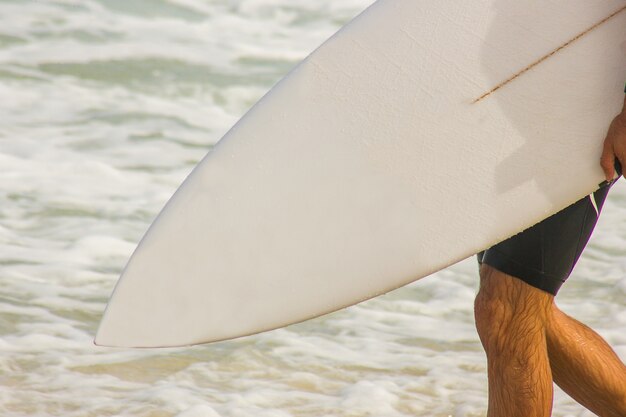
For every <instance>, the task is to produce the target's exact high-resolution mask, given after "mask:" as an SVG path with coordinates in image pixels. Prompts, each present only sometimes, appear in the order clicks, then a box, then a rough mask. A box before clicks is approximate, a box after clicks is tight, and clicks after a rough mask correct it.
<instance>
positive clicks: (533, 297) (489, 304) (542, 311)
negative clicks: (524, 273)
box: [474, 264, 553, 354]
mask: <svg viewBox="0 0 626 417" xmlns="http://www.w3.org/2000/svg"><path fill="white" fill-rule="evenodd" d="M480 278H481V280H480V281H481V282H480V290H479V292H478V295H477V296H476V301H475V308H474V314H475V318H476V328H477V330H478V334H479V336H480V340H481V342H482V343H483V346H484V348H485V350H486V351H487V353H488V354H489V353H493V354H498V353H501V352H503V351H505V350H509V349H511V348H512V347H513V346H514V345H515V344H517V343H519V342H521V341H522V340H523V339H525V338H532V339H534V338H536V336H537V334H538V333H540V334H543V332H545V325H546V321H547V318H548V314H549V312H550V308H551V306H552V301H553V297H552V295H550V294H548V293H546V292H544V291H541V290H538V289H536V288H534V287H531V286H530V285H528V284H526V283H525V282H523V281H521V280H519V279H517V278H515V277H512V276H510V275H507V274H505V273H503V272H500V271H498V270H497V269H495V268H493V267H491V266H489V265H486V264H483V265H482V266H481V269H480Z"/></svg>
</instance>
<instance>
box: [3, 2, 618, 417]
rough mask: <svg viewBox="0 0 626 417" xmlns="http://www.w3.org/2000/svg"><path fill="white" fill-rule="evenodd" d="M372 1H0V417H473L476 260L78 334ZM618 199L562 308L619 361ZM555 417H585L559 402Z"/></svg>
mask: <svg viewBox="0 0 626 417" xmlns="http://www.w3.org/2000/svg"><path fill="white" fill-rule="evenodd" d="M369 3H370V0H316V1H309V0H0V415H2V416H8V417H23V416H36V417H50V416H64V417H91V416H137V417H139V416H141V417H174V416H176V417H218V416H221V417H227V416H228V417H248V416H249V417H287V416H301V417H308V416H346V417H361V416H363V417H365V416H386V417H396V416H398V417H400V416H434V417H447V416H454V417H475V416H483V415H484V414H485V410H486V404H487V400H486V394H487V388H486V364H485V359H484V355H483V353H482V349H481V347H480V343H479V341H478V337H477V335H476V332H475V330H474V322H473V313H472V306H473V298H474V295H475V292H476V289H477V271H476V265H475V262H474V261H473V260H471V259H470V260H467V261H464V262H461V263H459V264H457V265H455V266H453V267H451V268H449V269H447V270H444V271H441V272H439V273H437V274H435V275H434V276H432V277H429V278H426V279H424V280H422V281H420V282H417V283H414V284H411V285H409V286H407V287H404V288H402V289H400V290H397V291H395V292H393V293H390V294H388V295H386V296H383V297H379V298H376V299H374V300H371V301H369V302H366V303H363V304H360V305H357V306H354V307H352V308H349V309H346V310H342V311H340V312H337V313H335V314H331V315H328V316H325V317H322V318H319V319H316V320H312V321H309V322H305V323H302V324H299V325H295V326H291V327H288V328H285V329H280V330H277V331H273V332H268V333H265V334H261V335H258V336H253V337H248V338H243V339H239V340H236V341H231V342H224V343H218V344H212V345H204V346H196V347H191V348H184V349H164V350H126V349H108V348H101V347H96V346H94V345H93V343H92V340H93V337H94V334H95V331H96V328H97V325H98V322H99V319H100V317H101V314H102V311H103V309H104V307H105V304H106V301H107V299H108V296H109V295H110V293H111V291H112V289H113V286H114V285H115V282H116V280H117V277H118V274H119V273H120V271H121V269H122V268H123V266H124V264H125V262H126V260H127V258H128V257H129V255H130V254H131V252H132V250H133V249H134V247H135V245H136V243H137V241H138V240H139V239H140V237H141V236H142V234H143V232H144V231H145V230H146V228H147V226H148V225H149V223H150V222H151V221H152V219H153V218H154V216H155V215H156V214H157V212H158V211H159V210H160V208H161V207H162V205H163V204H164V203H165V201H166V200H167V199H168V198H169V196H170V195H171V194H172V193H173V191H174V190H175V189H176V187H177V186H178V185H179V183H180V182H181V181H182V180H183V179H184V177H185V176H186V175H187V174H188V173H189V172H190V170H191V169H192V168H193V166H194V165H195V163H196V162H198V161H199V160H200V159H201V158H202V157H203V156H204V154H205V153H206V152H207V151H208V150H209V149H210V148H211V146H212V145H213V144H214V143H215V142H216V141H217V140H218V139H219V138H220V137H221V136H222V135H223V133H225V131H226V130H227V129H228V128H229V127H230V126H231V125H232V124H233V123H234V122H235V121H236V120H237V119H238V118H239V117H240V116H241V115H242V114H243V113H244V112H245V111H246V109H247V108H249V107H250V106H251V105H252V104H253V103H254V102H255V101H256V100H257V99H258V98H259V97H260V96H261V95H262V94H264V93H265V92H266V91H267V89H269V88H270V87H271V86H272V85H273V84H274V83H275V82H276V81H277V80H278V79H279V78H280V77H281V76H282V75H284V74H285V73H286V72H287V71H288V70H289V69H290V68H291V67H292V66H294V65H295V64H296V63H297V62H298V61H299V60H301V59H302V58H303V57H304V56H305V55H306V54H307V53H308V52H310V51H311V50H312V49H313V48H315V47H316V46H317V45H318V44H319V43H321V42H322V41H323V40H324V39H325V38H327V37H328V36H329V35H331V34H332V33H333V32H334V31H335V30H336V29H338V28H339V27H340V26H341V25H342V24H344V23H345V22H347V21H348V20H349V19H350V18H352V17H353V16H355V15H356V14H357V13H358V12H359V11H361V10H362V9H364V8H365V7H366V6H367V5H368V4H369ZM624 219H626V186H625V185H624V184H623V181H622V183H620V184H618V185H617V186H616V187H615V188H614V190H613V191H612V192H611V195H610V197H609V200H608V202H607V203H606V206H605V210H604V213H603V216H602V218H601V220H600V223H599V225H598V227H597V230H596V233H595V234H594V236H593V239H592V241H591V243H590V245H589V247H588V249H587V251H586V252H585V253H584V256H583V258H582V259H581V261H580V263H579V265H578V267H577V269H576V270H575V272H574V274H573V276H572V278H571V279H570V282H569V283H568V284H567V285H566V286H565V287H564V289H563V290H562V292H561V295H560V296H559V299H560V305H561V307H562V308H563V309H564V310H565V311H567V312H569V313H570V314H572V315H574V316H575V317H577V318H578V319H580V320H582V321H584V322H586V323H587V324H589V325H591V326H592V327H594V328H595V329H596V330H598V332H599V333H601V334H602V335H603V336H604V337H605V338H606V339H607V340H608V341H609V342H610V343H611V344H612V345H613V346H614V347H615V349H616V351H617V352H618V354H619V355H620V356H621V357H622V358H626V222H625V221H624ZM554 415H555V416H557V417H573V416H579V417H583V416H586V417H588V416H591V414H590V413H589V412H587V411H585V410H584V409H582V408H581V407H580V406H578V405H577V404H576V403H574V402H573V401H572V400H571V399H569V398H568V397H567V396H565V395H564V394H563V393H561V392H560V391H557V395H556V400H555V413H554Z"/></svg>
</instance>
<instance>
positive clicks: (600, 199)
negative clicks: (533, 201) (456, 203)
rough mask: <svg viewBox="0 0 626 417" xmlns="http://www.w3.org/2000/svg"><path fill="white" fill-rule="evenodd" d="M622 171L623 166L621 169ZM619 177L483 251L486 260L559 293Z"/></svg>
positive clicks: (487, 262) (481, 261)
mask: <svg viewBox="0 0 626 417" xmlns="http://www.w3.org/2000/svg"><path fill="white" fill-rule="evenodd" d="M618 172H619V173H620V175H621V169H620V170H618ZM615 181H616V180H614V181H611V182H605V183H603V184H602V186H601V187H600V188H599V189H598V190H597V191H596V192H594V193H593V194H591V195H589V196H587V197H585V198H583V199H581V200H578V201H577V202H576V203H574V204H572V205H571V206H569V207H566V208H565V209H563V210H561V211H560V212H558V213H556V214H554V215H552V216H551V217H548V218H547V219H545V220H543V221H542V222H540V223H538V224H536V225H534V226H533V227H531V228H530V229H527V230H525V231H523V232H521V233H518V234H517V235H515V236H513V237H511V238H509V239H507V240H505V241H503V242H501V243H498V244H497V245H495V246H492V247H491V248H489V249H487V250H485V251H483V252H480V253H479V254H478V255H477V256H478V262H479V264H482V263H485V264H487V265H489V266H492V267H494V268H495V269H497V270H498V271H501V272H504V273H505V274H508V275H511V276H513V277H516V278H518V279H521V280H522V281H524V282H526V283H527V284H529V285H531V286H533V287H535V288H539V289H540V290H543V291H546V292H548V293H550V294H552V295H556V294H557V292H558V291H559V289H560V288H561V285H563V283H564V282H565V281H566V280H567V278H568V277H569V275H570V273H571V272H572V269H574V265H575V264H576V262H577V261H578V258H579V257H580V254H581V253H582V251H583V249H584V248H585V246H586V245H587V242H588V241H589V238H590V237H591V233H592V232H593V229H594V227H595V225H596V222H597V221H598V216H599V215H600V211H601V210H602V206H603V205H604V200H605V199H606V196H607V194H608V192H609V189H610V188H611V186H612V185H613V184H614V183H615Z"/></svg>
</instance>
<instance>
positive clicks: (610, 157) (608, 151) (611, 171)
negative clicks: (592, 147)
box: [600, 142, 623, 181]
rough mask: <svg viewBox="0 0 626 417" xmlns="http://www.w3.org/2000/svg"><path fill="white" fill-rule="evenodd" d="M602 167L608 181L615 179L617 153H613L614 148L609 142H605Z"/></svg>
mask: <svg viewBox="0 0 626 417" xmlns="http://www.w3.org/2000/svg"><path fill="white" fill-rule="evenodd" d="M620 163H621V161H620ZM600 165H601V166H602V169H603V170H604V176H605V177H606V180H607V181H611V180H612V179H613V177H615V152H614V151H613V146H611V145H609V143H607V142H605V144H604V149H603V150H602V156H601V157H600ZM622 166H623V165H622Z"/></svg>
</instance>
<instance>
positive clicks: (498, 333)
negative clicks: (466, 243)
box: [475, 90, 626, 417]
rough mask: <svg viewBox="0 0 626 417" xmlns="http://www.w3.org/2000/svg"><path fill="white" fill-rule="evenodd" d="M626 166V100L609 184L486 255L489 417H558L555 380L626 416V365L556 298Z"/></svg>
mask: <svg viewBox="0 0 626 417" xmlns="http://www.w3.org/2000/svg"><path fill="white" fill-rule="evenodd" d="M624 92H625V93H626V90H625V91H624ZM625 163H626V97H625V100H624V107H623V109H622V111H621V113H620V114H619V115H618V116H616V117H615V119H614V120H613V122H612V123H611V125H610V127H609V130H608V133H607V135H606V138H605V141H604V149H603V153H602V157H601V165H602V168H603V170H604V172H605V175H606V178H607V181H606V182H605V183H604V184H603V186H602V187H601V188H600V189H599V190H598V191H596V192H595V193H593V194H592V195H590V196H589V197H586V198H584V199H582V200H580V201H578V202H576V203H574V204H573V205H571V206H569V207H567V208H566V209H564V210H562V211H561V212H559V213H557V214H555V215H554V216H552V217H550V218H548V219H546V220H544V221H543V222H541V223H539V224H537V225H535V226H533V227H531V228H530V229H528V230H526V231H524V232H523V233H520V234H518V235H516V236H514V237H512V238H510V239H508V240H506V241H504V242H502V243H499V244H497V245H496V246H494V247H492V248H490V249H488V250H486V251H484V252H482V253H480V254H479V255H478V261H479V263H480V290H479V292H478V295H477V297H476V303H475V316H476V327H477V329H478V334H479V336H480V340H481V342H482V344H483V347H484V349H485V352H486V354H487V363H488V380H489V411H488V417H531V416H532V417H548V416H550V415H551V411H552V396H553V385H552V381H554V382H556V383H557V384H558V385H559V386H560V387H561V388H562V389H563V390H564V391H565V392H566V393H568V394H569V395H570V396H571V397H572V398H574V399H575V400H576V401H578V402H579V403H580V404H582V405H583V406H585V407H586V408H587V409H589V410H590V411H592V412H594V413H595V414H597V415H599V416H601V417H625V416H626V366H625V365H624V363H622V361H621V360H620V358H619V357H618V356H617V354H616V353H615V352H614V351H613V350H612V349H611V347H610V346H609V345H608V344H607V343H606V342H605V341H604V340H603V339H602V338H601V337H600V336H599V335H598V334H597V333H595V332H594V331H593V330H592V329H590V328H589V327H587V326H585V325H584V324H582V323H580V322H578V321H576V320H575V319H573V318H571V317H569V316H567V315H566V314H565V313H563V312H562V311H561V310H559V309H558V307H557V306H556V304H555V303H554V298H555V296H556V295H557V292H558V290H559V288H560V287H561V285H562V284H563V283H564V282H565V280H566V279H567V278H568V276H569V274H570V272H571V271H572V269H573V267H574V264H575V263H576V261H577V260H578V257H579V256H580V254H581V252H582V251H583V249H584V247H585V245H586V243H587V241H588V239H589V237H590V236H591V233H592V231H593V228H594V226H595V224H596V221H597V217H598V215H599V213H600V210H601V209H602V205H603V203H604V199H605V198H606V195H607V193H608V190H609V188H610V187H611V185H612V184H613V183H614V182H615V181H616V180H614V179H613V178H614V177H615V174H616V170H617V173H618V175H622V172H621V167H626V165H625ZM614 167H615V168H614Z"/></svg>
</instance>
